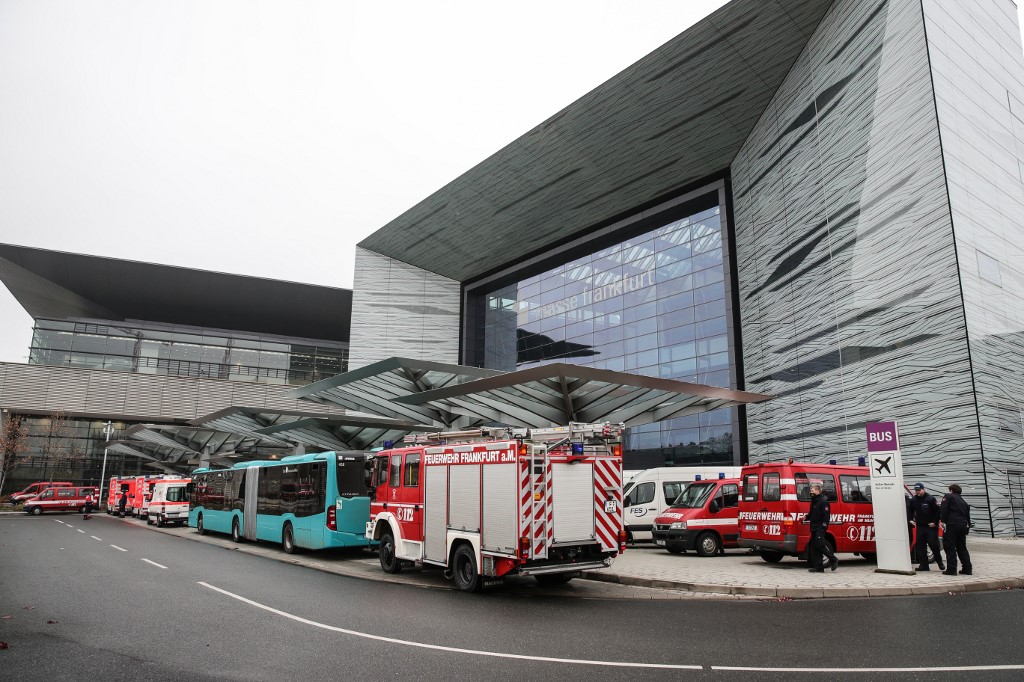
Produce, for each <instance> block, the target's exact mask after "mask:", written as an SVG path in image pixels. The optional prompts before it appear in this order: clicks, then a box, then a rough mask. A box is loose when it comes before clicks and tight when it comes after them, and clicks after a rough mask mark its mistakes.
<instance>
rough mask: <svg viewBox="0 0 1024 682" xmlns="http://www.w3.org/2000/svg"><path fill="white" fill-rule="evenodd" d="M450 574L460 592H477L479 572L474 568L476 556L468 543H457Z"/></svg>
mask: <svg viewBox="0 0 1024 682" xmlns="http://www.w3.org/2000/svg"><path fill="white" fill-rule="evenodd" d="M452 574H453V575H454V577H455V587H457V588H459V590H461V591H462V592H477V591H478V590H479V589H480V582H481V581H480V573H479V572H478V571H477V570H476V557H475V556H474V555H473V548H472V547H471V546H469V545H459V548H458V549H457V550H455V555H454V556H453V557H452Z"/></svg>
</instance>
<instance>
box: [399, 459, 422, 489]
mask: <svg viewBox="0 0 1024 682" xmlns="http://www.w3.org/2000/svg"><path fill="white" fill-rule="evenodd" d="M419 484H420V456H419V453H415V454H412V453H410V454H408V455H406V456H405V478H404V479H403V483H402V485H404V486H406V487H409V488H416V487H418V486H419Z"/></svg>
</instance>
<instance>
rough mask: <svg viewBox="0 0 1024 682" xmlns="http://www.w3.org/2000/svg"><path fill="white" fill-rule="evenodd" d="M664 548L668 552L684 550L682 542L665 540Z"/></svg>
mask: <svg viewBox="0 0 1024 682" xmlns="http://www.w3.org/2000/svg"><path fill="white" fill-rule="evenodd" d="M665 549H667V550H668V553H669V554H682V553H683V552H685V551H686V548H685V547H683V543H681V542H666V543H665Z"/></svg>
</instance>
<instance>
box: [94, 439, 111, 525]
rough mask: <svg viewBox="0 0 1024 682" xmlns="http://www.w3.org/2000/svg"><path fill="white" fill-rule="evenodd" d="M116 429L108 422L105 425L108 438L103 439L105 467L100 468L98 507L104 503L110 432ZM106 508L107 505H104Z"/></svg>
mask: <svg viewBox="0 0 1024 682" xmlns="http://www.w3.org/2000/svg"><path fill="white" fill-rule="evenodd" d="M113 430H114V425H113V424H111V423H110V422H107V425H106V426H104V427H103V434H104V435H105V436H106V440H104V441H103V468H101V469H100V497H99V499H98V500H96V507H97V508H99V506H100V505H101V504H103V479H104V478H105V477H106V475H107V443H109V442H110V433H111V431H113ZM104 509H106V507H104Z"/></svg>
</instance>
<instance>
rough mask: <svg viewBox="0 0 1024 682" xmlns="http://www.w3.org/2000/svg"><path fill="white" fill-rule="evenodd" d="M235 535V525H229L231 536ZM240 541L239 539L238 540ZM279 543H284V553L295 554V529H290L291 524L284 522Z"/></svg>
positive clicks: (236, 520) (236, 521)
mask: <svg viewBox="0 0 1024 682" xmlns="http://www.w3.org/2000/svg"><path fill="white" fill-rule="evenodd" d="M237 524H238V519H235V525H237ZM234 536H235V526H232V527H231V537H234ZM239 542H241V540H239ZM281 544H282V545H284V552H285V554H295V552H296V550H297V549H298V548H297V547H296V546H295V531H293V530H292V524H290V523H286V524H284V532H283V533H282V534H281Z"/></svg>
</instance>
